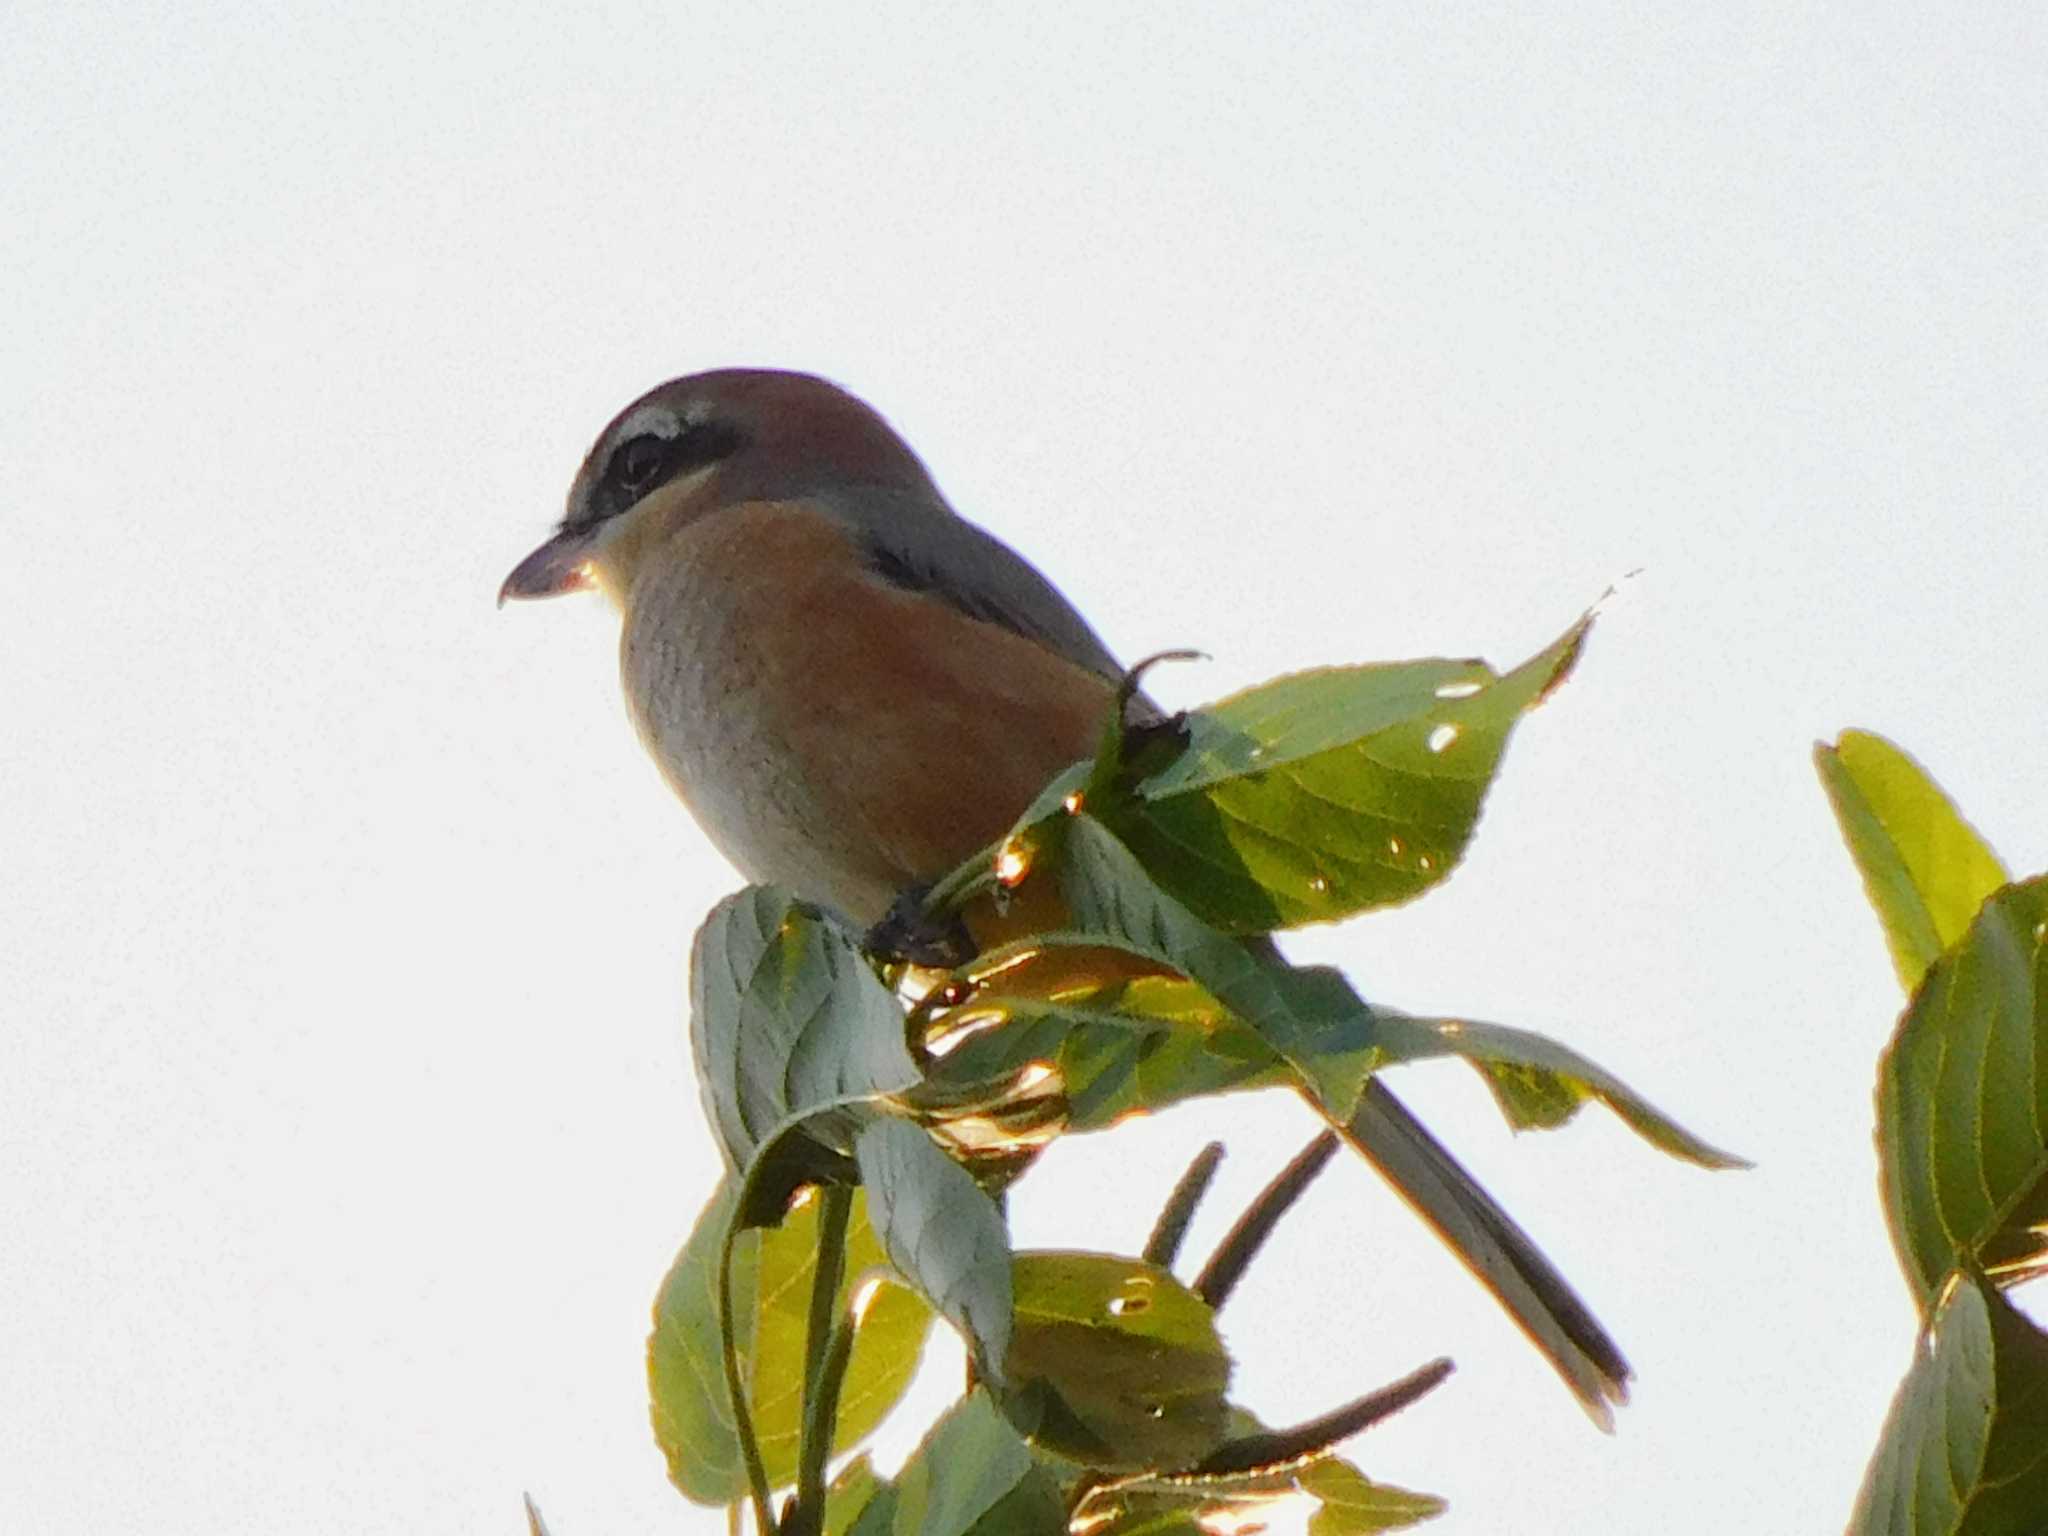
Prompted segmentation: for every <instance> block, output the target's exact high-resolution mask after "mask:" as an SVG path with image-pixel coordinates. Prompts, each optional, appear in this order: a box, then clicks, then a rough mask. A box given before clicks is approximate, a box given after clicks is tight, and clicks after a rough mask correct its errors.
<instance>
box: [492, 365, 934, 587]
mask: <svg viewBox="0 0 2048 1536" xmlns="http://www.w3.org/2000/svg"><path fill="white" fill-rule="evenodd" d="M856 486H880V487H888V488H893V489H902V490H913V491H917V492H922V493H929V492H930V491H931V479H930V477H929V476H928V475H927V474H926V472H925V468H924V466H923V465H922V464H921V463H919V462H918V459H917V455H916V454H914V453H912V452H911V451H910V447H909V445H908V444H906V443H905V442H904V441H903V439H902V438H900V437H898V436H897V435H896V433H895V431H894V430H893V429H892V428H891V427H890V426H889V424H888V423H887V422H886V421H884V420H883V419H882V418H881V416H880V415H878V414H877V413H876V412H875V411H874V410H873V409H871V408H870V407H868V406H867V405H865V404H863V403H862V402H861V401H859V400H856V399H855V398H854V397H853V396H852V395H849V394H848V393H847V392H846V391H845V390H843V389H840V388H839V387H838V386H837V385H835V384H830V383H827V382H826V381H825V380H824V379H820V378H814V377H812V376H811V375H809V374H802V373H781V372H776V371H774V370H770V369H760V368H724V369H719V370H718V371H716V372H713V373H696V374H691V375H690V376H689V377H687V378H681V379H671V380H670V381H669V382H668V383H666V384H663V385H660V386H659V387H658V388H655V389H651V390H649V391H648V392H647V393H646V394H644V395H642V396H641V397H640V398H639V399H638V400H635V401H634V402H633V403H632V404H631V405H629V406H627V407H626V408H625V409H624V410H623V411H621V412H619V414H618V415H617V416H615V417H613V418H612V421H611V424H610V425H609V426H607V427H606V428H605V429H604V431H603V432H601V433H600V434H599V435H598V439H597V442H596V444H595V445H594V446H593V447H592V448H591V450H590V453H589V455H588V456H587V457H586V458H585V459H584V460H583V467H582V469H580V470H578V471H577V474H576V480H575V483H574V484H572V485H571V486H570V487H569V504H568V509H567V511H566V512H565V513H564V514H563V517H562V521H561V524H560V526H559V527H557V528H556V530H555V533H554V535H553V537H551V538H550V539H549V540H548V541H547V542H546V543H545V544H543V545H541V546H540V548H538V549H536V550H535V551H534V552H533V553H532V554H530V555H528V556H527V557H526V558H525V559H524V560H522V561H520V562H519V564H518V565H517V566H515V567H514V568H513V571H512V574H511V575H509V576H507V577H506V578H505V584H504V585H503V586H502V587H500V588H499V589H498V601H499V602H500V603H503V602H504V601H505V600H506V599H507V598H531V597H554V596H556V595H558V594H560V593H563V592H575V591H580V590H582V589H584V588H586V587H589V586H591V585H593V584H602V585H603V586H605V587H606V588H608V589H609V590H611V591H613V592H620V591H623V590H624V589H625V588H626V587H627V586H628V585H630V583H631V579H632V573H633V570H634V568H635V566H636V564H637V562H638V560H639V559H640V557H641V554H642V553H643V552H644V551H645V550H646V549H648V548H649V547H651V545H652V543H653V542H654V541H655V540H656V539H658V538H659V537H660V536H661V535H662V534H664V533H666V532H669V531H672V530H674V529H676V528H679V527H682V526H683V525H685V524H687V523H691V522H694V521H696V520H697V519H698V518H700V517H703V516H705V515H707V514H709V513H711V512H715V511H717V510H718V509H719V508H720V507H726V506H733V505H736V504H738V503H741V502H748V501H785V500H792V499H796V498H799V497H803V496H812V495H822V494H830V493H832V492H834V491H839V490H845V489H849V488H852V487H856Z"/></svg>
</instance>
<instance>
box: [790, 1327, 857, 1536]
mask: <svg viewBox="0 0 2048 1536" xmlns="http://www.w3.org/2000/svg"><path fill="white" fill-rule="evenodd" d="M858 1323H859V1318H858V1317H857V1316H856V1315H855V1313H854V1309H853V1307H852V1305H851V1304H849V1305H848V1306H847V1308H846V1309H845V1310H844V1311H843V1312H841V1313H840V1314H839V1316H838V1318H837V1319H836V1320H835V1321H834V1322H833V1324H832V1334H831V1340H830V1342H829V1343H828V1344H827V1346H826V1349H825V1354H824V1359H823V1360H822V1361H821V1362H820V1363H819V1373H818V1376H817V1378H816V1381H815V1384H813V1383H811V1382H806V1384H805V1385H806V1387H807V1389H808V1391H807V1395H806V1397H805V1400H804V1429H803V1442H802V1449H801V1450H800V1452H799V1457H800V1460H799V1462H798V1466H797V1473H796V1508H797V1510H798V1511H799V1512H800V1513H799V1516H798V1520H797V1529H798V1530H799V1531H801V1532H803V1533H809V1532H811V1531H815V1530H818V1529H820V1528H821V1527H822V1526H823V1525H824V1522H825V1463H826V1462H827V1461H828V1460H830V1459H831V1455H832V1434H833V1431H834V1429H836V1428H837V1427H838V1422H839V1392H840V1388H842V1387H843V1386H844V1385H845V1384H846V1366H847V1362H848V1361H850V1360H851V1359H852V1358H853V1334H854V1329H855V1327H856V1326H857V1325H858ZM784 1536H789V1533H788V1532H787V1530H785V1533H784Z"/></svg>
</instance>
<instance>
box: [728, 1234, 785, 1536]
mask: <svg viewBox="0 0 2048 1536" xmlns="http://www.w3.org/2000/svg"><path fill="white" fill-rule="evenodd" d="M739 1234H740V1229H739V1221H738V1219H737V1217H735V1218H734V1219H733V1220H732V1221H730V1222H729V1223H728V1224H727V1226H726V1229H725V1244H724V1246H723V1247H722V1248H721V1249H720V1250H719V1254H718V1340H719V1345H720V1353H721V1354H722V1355H723V1356H724V1357H725V1391H726V1395H727V1397H729V1398H730V1399H731V1401H732V1424H733V1432H734V1434H736V1435H737V1436H738V1437H739V1442H740V1453H741V1455H742V1456H743V1457H744V1459H745V1460H746V1463H747V1483H748V1485H749V1487H750V1488H751V1490H752V1492H753V1496H754V1525H755V1529H756V1530H757V1531H758V1533H759V1536H778V1528H777V1526H776V1524H775V1511H774V1509H773V1507H772V1499H771V1490H770V1488H769V1486H768V1468H767V1467H766V1466H765V1465H764V1464H763V1463H762V1461H761V1446H760V1442H759V1441H757V1440H756V1439H755V1438H754V1416H753V1415H752V1414H751V1413H749V1412H748V1411H747V1389H746V1385H745V1384H744V1383H743V1382H742V1381H741V1380H740V1350H739V1341H738V1338H737V1335H736V1334H735V1333H734V1331H733V1319H732V1250H733V1244H734V1243H735V1242H736V1241H738V1239H739Z"/></svg>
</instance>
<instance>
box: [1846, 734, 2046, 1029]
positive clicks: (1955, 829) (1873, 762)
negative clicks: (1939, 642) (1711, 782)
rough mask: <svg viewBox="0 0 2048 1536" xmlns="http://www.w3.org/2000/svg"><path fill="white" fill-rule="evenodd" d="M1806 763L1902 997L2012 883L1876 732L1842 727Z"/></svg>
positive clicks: (1932, 786)
mask: <svg viewBox="0 0 2048 1536" xmlns="http://www.w3.org/2000/svg"><path fill="white" fill-rule="evenodd" d="M1813 763H1814V767H1815V768H1816V769H1817V770H1818V771H1819V773H1820V781H1821V784H1822V786H1823V787H1824V788H1825V789H1826V790H1827V792H1828V799H1829V800H1830V801H1832V802H1833V804H1834V808H1835V820H1836V821H1837V822H1839V823H1840V825H1841V828H1842V840H1843V841H1844V842H1846V843H1847V844H1848V845H1849V852H1850V855H1851V856H1852V857H1853V858H1854V859H1855V860H1856V868H1857V870H1858V871H1859V872H1860V873H1861V874H1862V876H1863V889H1864V891H1865V893H1866V894H1867V895H1868V896H1869V897H1870V904H1871V906H1873V907H1875V908H1876V909H1877V916H1878V921H1880V922H1881V923H1883V925H1884V936H1885V942H1886V943H1887V944H1888V945H1890V947H1891V952H1892V964H1893V966H1894V967H1896V968H1897V970H1898V973H1899V985H1900V986H1902V987H1904V988H1905V989H1906V991H1907V992H1909V993H1910V992H1911V991H1912V990H1913V989H1914V988H1915V987H1917V986H1918V985H1919V984H1920V978H1921V977H1922V976H1924V975H1925V974H1926V972H1927V968H1928V966H1930V965H1932V964H1933V963H1934V961H1935V959H1936V957H1937V956H1939V955H1940V954H1941V953H1942V951H1944V950H1946V949H1947V948H1948V947H1949V946H1950V945H1952V944H1954V943H1955V942H1956V940H1957V939H1959V938H1961V937H1962V935H1963V931H1964V929H1966V928H1968V927H1969V925H1970V919H1971V918H1973V917H1975V916H1976V915H1977V909H1978V908H1979V907H1981V906H1982V905H1983V904H1984V899H1985V898H1986V897H1987V896H1989V895H1990V894H1991V893H1992V892H1993V891H1995V890H1997V889H1998V888H1999V887H2000V886H2001V885H2004V884H2005V883H2006V882H2007V880H2009V879H2010V878H2011V877H2010V876H2009V875H2007V874H2006V872H2005V867H2004V866H2003V865H2002V864H2000V863H1999V862H1998V856H1997V855H1996V854H1994V853H1993V852H1992V851H1991V849H1990V848H1989V847H1988V846H1987V845H1986V844H1985V842H1984V839H1983V838H1982V837H1980V836H1979V835H1978V833H1977V829H1976V828H1975V827H1973V826H1971V825H1970V824H1969V823H1968V822H1967V821H1965V820H1963V818H1962V814H1961V813H1960V812H1959V811H1957V809H1956V807H1955V803H1954V802H1953V801H1952V800H1950V799H1949V798H1948V796H1947V795H1945V794H1943V793H1942V792H1941V788H1940V786H1939V785H1937V784H1936V783H1935V782H1934V780H1933V779H1931V778H1929V777H1928V776H1927V771H1926V770H1925V769H1924V768H1922V767H1921V766H1920V765H1919V764H1918V763H1916V762H1914V761H1913V759H1912V758H1910V757H1908V756H1907V755H1906V754H1905V753H1904V752H1902V751H1900V750H1899V748H1898V747H1896V746H1894V745H1893V744H1892V743H1891V742H1889V741H1886V740H1885V739H1884V738H1883V737H1882V736H1876V735H1873V734H1871V733H1870V732H1868V731H1844V732H1842V736H1841V739H1840V740H1839V741H1837V742H1836V743H1835V744H1834V745H1833V746H1832V747H1830V746H1828V745H1826V744H1825V743H1821V744H1818V745H1816V746H1815V747H1814V749H1813Z"/></svg>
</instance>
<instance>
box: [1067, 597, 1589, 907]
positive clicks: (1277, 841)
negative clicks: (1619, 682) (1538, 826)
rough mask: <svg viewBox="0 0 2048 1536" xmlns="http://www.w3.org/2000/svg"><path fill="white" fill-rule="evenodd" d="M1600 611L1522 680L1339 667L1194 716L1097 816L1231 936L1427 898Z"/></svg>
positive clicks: (1455, 666) (1473, 671)
mask: <svg viewBox="0 0 2048 1536" xmlns="http://www.w3.org/2000/svg"><path fill="white" fill-rule="evenodd" d="M1591 622H1592V620H1591V618H1590V617H1588V618H1585V619H1581V620H1580V621H1579V622H1578V623H1577V624H1575V625H1573V626H1572V627H1571V629H1570V630H1568V631H1567V632H1566V633H1565V634H1564V635H1563V636H1561V637H1560V638H1559V639H1558V640H1557V641H1556V643H1554V644H1553V645H1551V646H1550V647H1548V648H1547V649H1546V650H1544V651H1543V652H1542V653H1541V654H1540V655H1537V656H1535V657H1533V658H1532V659H1531V660H1529V661H1527V662H1525V663H1524V664H1523V665H1522V666H1520V667H1517V668H1516V669H1515V670H1514V671H1512V672H1510V673H1508V674H1507V675H1506V676H1504V677H1502V676H1497V675H1496V674H1495V673H1494V672H1493V670H1492V669H1491V668H1490V667H1488V666H1487V665H1486V664H1485V663H1483V662H1478V661H1446V660H1432V661H1412V662H1400V663H1393V664H1385V665H1376V666H1359V667H1330V668H1324V669H1321V670H1318V671H1313V672H1303V673H1298V674H1296V675H1294V676H1292V677H1285V678H1281V679H1279V680H1278V681H1276V682H1272V683H1267V684H1265V685H1264V686H1262V687H1258V688H1254V689H1251V690H1249V691H1247V692H1245V693H1240V694H1236V695H1233V696H1232V697H1230V698H1228V699H1224V700H1222V701H1221V702H1220V703H1217V704H1213V705H1211V706H1209V707H1208V708H1206V709H1201V710H1196V711H1194V712H1192V713H1190V714H1189V715H1188V717H1187V726H1188V732H1189V737H1190V740H1189V745H1188V748H1187V750H1186V751H1184V752H1182V753H1181V754H1179V755H1178V756H1177V757H1176V758H1175V759H1174V761H1173V762H1172V763H1170V764H1169V765H1168V766H1167V767H1165V768H1164V769H1162V770H1160V771H1159V772H1157V773H1155V774H1154V775H1153V776H1152V777H1151V778H1149V779H1146V780H1145V781H1144V782H1142V783H1141V784H1139V785H1138V786H1137V787H1136V789H1135V791H1134V792H1133V793H1129V794H1120V795H1108V796H1097V797H1096V801H1095V802H1093V803H1091V805H1090V809H1091V811H1093V812H1094V813H1095V814H1096V815H1098V816H1100V817H1101V818H1102V820H1103V821H1104V822H1105V823H1106V824H1107V825H1108V826H1109V827H1110V828H1111V830H1112V831H1114V832H1115V833H1116V835H1117V836H1118V837H1119V838H1120V839H1122V840H1123V842H1125V843H1126V844H1127V845H1128V846H1129V847H1130V849H1131V850H1132V852H1133V853H1135V854H1136V855H1137V856H1138V858H1139V860H1140V861H1141V862H1142V863H1143V864H1144V866H1145V868H1146V869H1147V870H1148V871H1149V872H1150V873H1151V875H1152V876H1153V878H1154V879H1155V880H1157V881H1158V882H1159V884H1160V885H1161V886H1163V887H1165V888H1166V889H1167V890H1168V891H1170V892H1171V893H1172V894H1173V895H1174V896H1176V897H1177V898H1179V899H1180V900H1181V901H1183V902H1185V903H1187V905H1188V906H1189V907H1190V908H1192V909H1193V910H1194V911H1195V912H1197V913H1199V914H1200V915H1201V916H1202V917H1203V918H1204V919H1206V920H1207V921H1208V922H1210V923H1212V924H1214V925H1215V926H1216V927H1218V928H1220V929H1223V930H1225V931H1226V932H1232V933H1266V932H1270V931H1271V930H1273V929H1275V928H1282V927H1292V926H1295V925H1297V924H1301V923H1312V922H1329V921H1333V920H1335V919H1337V918H1342V917H1349V916H1351V915H1352V914H1354V913H1357V912H1362V911H1367V910H1369V909H1372V908H1375V907H1384V906H1389V905H1392V904H1394V903H1397V902H1403V901H1408V900H1410V899H1412V898H1413V897H1416V896H1419V895H1421V894H1422V893H1423V892H1424V891H1426V890H1428V889H1429V888H1430V887H1431V886H1433V885H1435V884H1436V883H1437V882H1439V881H1440V880H1442V879H1443V878H1444V877H1445V876H1446V875H1448V874H1449V873H1450V871H1451V870H1452V868H1453V867H1454V866H1455V865H1456V864H1457V862H1458V861H1459V859H1461V858H1462V857H1463V856H1464V852H1465V847H1466V844H1467V843H1468V842H1469V841H1470V840H1471V836H1472V829H1473V827H1474V826H1475V825H1476V824H1477V822H1478V819H1479V811H1480V806H1481V804H1482V803H1483V801H1484V800H1485V798H1486V792H1487V790H1488V788H1489V787H1490V786H1491V785H1492V782H1493V776H1494V773H1495V770H1496V769H1497V768H1498V767H1499V765H1500V758H1501V754H1502V752H1503V751H1504V750H1505V749H1506V746H1507V739H1508V735H1509V733H1510V732H1511V731H1512V730H1513V729H1514V726H1515V723H1516V721H1517V720H1518V719H1519V718H1520V717H1521V715H1522V714H1523V713H1524V712H1525V711H1527V710H1528V709H1529V708H1531V707H1532V706H1533V705H1534V704H1536V703H1537V702H1538V701H1539V700H1541V699H1542V698H1543V697H1544V695H1546V694H1547V693H1549V691H1550V690H1551V689H1553V688H1555V687H1556V686H1557V685H1558V684H1559V683H1560V682H1562V681H1563V679H1564V677H1565V676H1566V675H1567V674H1568V673H1569V672H1570V670H1571V668H1572V664H1573V662H1574V661H1575V660H1576V659H1577V657H1578V653H1579V648H1580V647H1581V645H1583V644H1584V642H1585V637H1586V631H1587V629H1588V628H1589V626H1590V625H1591Z"/></svg>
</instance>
